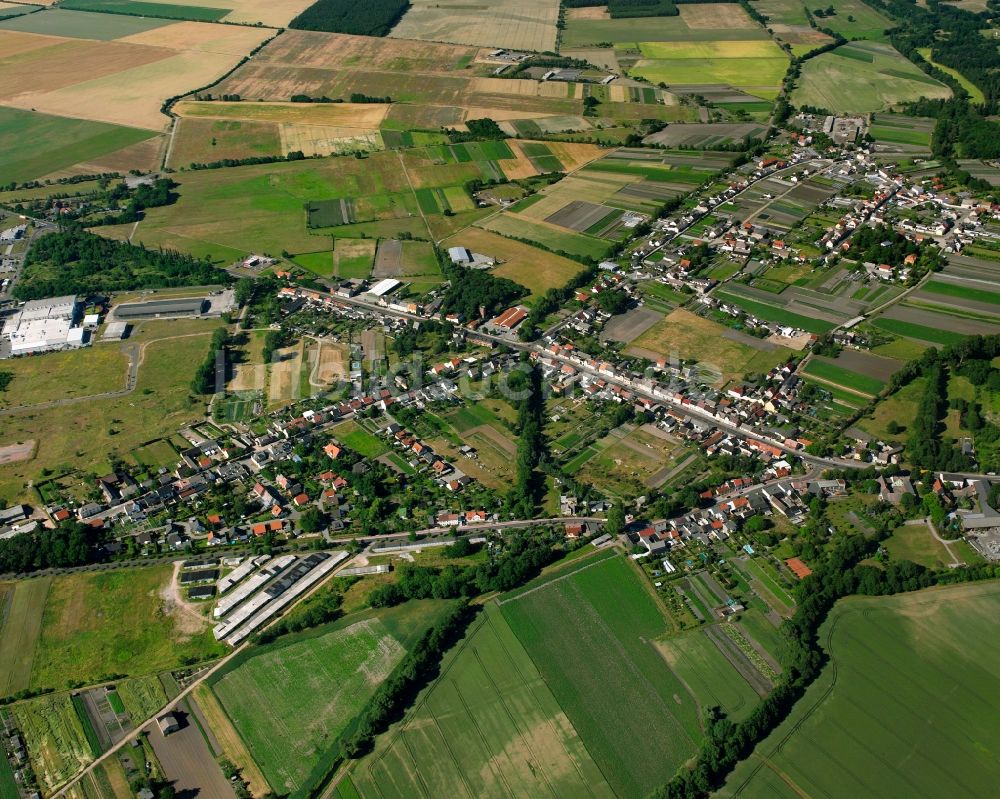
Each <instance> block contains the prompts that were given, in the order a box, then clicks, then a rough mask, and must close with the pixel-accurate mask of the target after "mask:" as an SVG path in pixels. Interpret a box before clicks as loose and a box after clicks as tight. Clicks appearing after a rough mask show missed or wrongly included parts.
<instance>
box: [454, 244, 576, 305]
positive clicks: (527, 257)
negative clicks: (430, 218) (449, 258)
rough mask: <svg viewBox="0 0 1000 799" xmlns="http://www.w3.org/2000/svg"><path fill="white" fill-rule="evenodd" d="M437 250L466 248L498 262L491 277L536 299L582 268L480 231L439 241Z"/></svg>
mask: <svg viewBox="0 0 1000 799" xmlns="http://www.w3.org/2000/svg"><path fill="white" fill-rule="evenodd" d="M441 246H442V247H467V248H468V249H470V250H472V251H473V252H478V253H482V254H483V255H488V256H490V257H491V258H496V259H498V260H500V261H502V263H500V264H499V265H498V266H496V267H495V268H494V269H493V270H492V272H493V274H494V275H496V276H497V277H506V278H509V279H510V280H513V281H514V282H515V283H519V284H521V285H522V286H524V287H525V288H527V289H529V290H530V291H531V293H532V295H533V296H536V297H537V296H541V295H542V294H544V293H545V292H546V291H547V290H548V289H550V288H557V287H560V286H564V285H565V284H566V282H567V281H568V280H569V279H570V278H571V277H573V275H575V274H577V273H579V272H581V271H582V270H583V266H582V265H581V264H579V263H577V262H576V261H571V260H569V259H568V258H563V257H562V256H559V255H555V254H554V253H549V252H545V251H543V250H538V249H537V248H535V247H532V246H530V245H528V244H523V243H521V242H519V241H512V240H511V239H506V238H504V237H503V236H498V235H496V234H495V233H491V232H490V231H488V230H482V229H481V228H475V227H471V228H466V229H465V230H463V231H462V232H461V233H458V234H456V235H455V236H453V237H452V238H450V239H446V240H445V241H443V242H442V243H441Z"/></svg>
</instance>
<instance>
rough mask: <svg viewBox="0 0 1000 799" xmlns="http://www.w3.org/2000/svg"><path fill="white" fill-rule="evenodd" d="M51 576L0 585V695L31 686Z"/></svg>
mask: <svg viewBox="0 0 1000 799" xmlns="http://www.w3.org/2000/svg"><path fill="white" fill-rule="evenodd" d="M51 585H52V578H51V577H39V578H37V579H34V580H21V581H19V582H16V583H3V584H0V608H3V611H4V612H3V613H0V619H2V624H0V696H9V695H11V694H16V693H17V692H18V691H23V690H24V689H25V688H27V687H28V686H29V685H30V684H31V666H32V663H33V662H34V658H35V644H36V643H37V641H38V636H39V634H40V633H41V629H42V611H43V610H44V609H45V598H46V597H47V596H48V593H49V587H50V586H51Z"/></svg>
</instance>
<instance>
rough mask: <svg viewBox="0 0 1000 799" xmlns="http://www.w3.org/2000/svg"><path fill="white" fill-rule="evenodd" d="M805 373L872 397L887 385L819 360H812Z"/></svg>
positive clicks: (876, 379)
mask: <svg viewBox="0 0 1000 799" xmlns="http://www.w3.org/2000/svg"><path fill="white" fill-rule="evenodd" d="M804 371H805V373H806V374H807V375H812V376H813V377H818V378H820V379H821V380H828V381H829V382H831V383H835V384H836V385H839V386H844V387H845V388H849V389H854V390H855V391H860V392H861V393H862V394H867V395H869V396H872V397H874V396H875V395H876V394H878V393H879V392H880V391H881V390H882V389H883V388H885V383H883V382H882V381H881V380H879V379H878V378H875V377H869V376H868V375H862V374H858V373H857V372H853V371H851V370H850V369H845V368H844V367H843V366H838V365H837V364H835V363H831V362H830V361H821V360H819V359H818V358H813V359H811V360H810V361H809V363H808V364H806V367H805V370H804Z"/></svg>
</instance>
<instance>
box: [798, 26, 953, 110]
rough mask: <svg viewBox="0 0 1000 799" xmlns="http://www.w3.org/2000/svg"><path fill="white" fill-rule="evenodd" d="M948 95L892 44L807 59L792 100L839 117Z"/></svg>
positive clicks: (853, 46)
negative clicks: (833, 113) (826, 110)
mask: <svg viewBox="0 0 1000 799" xmlns="http://www.w3.org/2000/svg"><path fill="white" fill-rule="evenodd" d="M950 96H951V90H950V89H949V88H948V87H947V86H945V85H943V84H941V83H938V82H937V81H936V80H934V79H933V78H931V77H929V76H927V75H926V74H925V73H924V72H923V71H922V70H920V69H919V68H918V67H917V66H916V65H914V64H913V63H911V62H910V61H907V60H906V59H905V58H903V57H902V56H901V55H900V54H899V53H898V52H896V51H895V50H894V49H893V48H892V47H890V46H889V45H887V44H876V43H874V42H853V43H852V44H849V45H844V46H842V47H838V48H837V49H835V50H832V51H830V52H829V53H823V54H822V55H819V56H816V57H815V58H812V59H809V60H808V61H807V62H806V63H805V64H804V66H803V69H802V76H801V78H800V80H799V83H798V86H797V87H796V89H795V91H794V92H793V93H792V101H793V102H795V103H796V104H797V105H803V104H806V105H815V106H818V107H821V108H828V109H830V110H831V111H833V112H835V113H866V112H870V111H883V110H885V109H886V108H888V107H890V106H893V105H895V104H897V103H903V102H907V101H910V100H917V99H919V98H920V97H927V98H930V99H935V98H942V97H950Z"/></svg>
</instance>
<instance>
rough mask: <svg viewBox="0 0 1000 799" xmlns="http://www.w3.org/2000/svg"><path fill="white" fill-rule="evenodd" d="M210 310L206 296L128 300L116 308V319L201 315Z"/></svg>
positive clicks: (128, 319)
mask: <svg viewBox="0 0 1000 799" xmlns="http://www.w3.org/2000/svg"><path fill="white" fill-rule="evenodd" d="M206 310H208V300H206V299H205V298H204V297H189V298H184V299H177V300H149V301H148V302H128V303H123V304H122V305H119V306H117V307H116V308H115V311H114V316H115V319H120V320H124V321H130V320H132V319H162V318H165V317H166V318H174V317H180V316H201V315H202V314H203V313H205V311H206Z"/></svg>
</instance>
